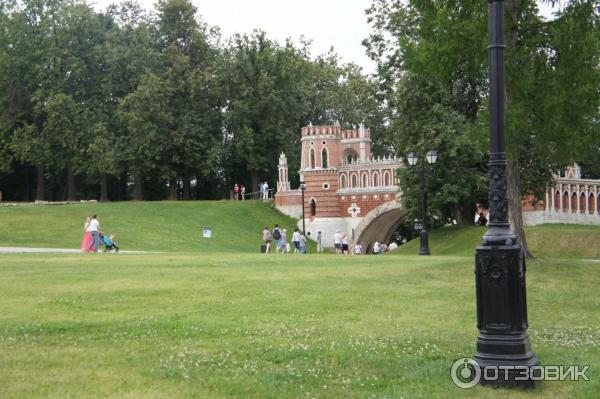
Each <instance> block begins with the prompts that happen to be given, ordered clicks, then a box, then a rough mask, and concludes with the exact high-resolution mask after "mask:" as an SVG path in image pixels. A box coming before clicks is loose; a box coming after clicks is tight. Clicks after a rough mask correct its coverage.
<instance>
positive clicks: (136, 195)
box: [133, 173, 144, 201]
mask: <svg viewBox="0 0 600 399" xmlns="http://www.w3.org/2000/svg"><path fill="white" fill-rule="evenodd" d="M133 179H134V188H133V200H134V201H143V200H144V176H143V175H142V174H141V173H136V174H135V175H134V177H133Z"/></svg>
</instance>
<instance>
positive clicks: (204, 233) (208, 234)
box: [202, 226, 212, 238]
mask: <svg viewBox="0 0 600 399" xmlns="http://www.w3.org/2000/svg"><path fill="white" fill-rule="evenodd" d="M202 237H203V238H211V237H212V229H211V228H210V227H207V226H205V227H203V228H202Z"/></svg>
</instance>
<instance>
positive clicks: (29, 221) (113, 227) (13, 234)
mask: <svg viewBox="0 0 600 399" xmlns="http://www.w3.org/2000/svg"><path fill="white" fill-rule="evenodd" d="M93 214H98V219H99V221H100V227H101V228H102V230H103V231H104V232H106V233H107V234H114V235H115V239H116V241H117V242H118V243H119V247H120V248H122V249H129V250H147V251H169V252H182V251H185V252H204V253H206V252H258V251H259V250H260V245H261V244H262V229H263V227H264V225H268V226H269V228H270V229H271V230H272V229H273V225H274V224H275V223H278V224H279V225H280V226H282V227H284V228H287V230H288V239H291V237H292V232H293V231H294V226H295V220H294V219H292V218H289V217H287V216H285V215H283V214H281V213H279V212H278V211H276V210H275V208H274V206H273V204H272V201H270V202H260V201H185V202H183V201H179V202H168V201H162V202H158V201H157V202H115V203H97V204H74V205H45V206H39V205H30V206H17V207H11V206H0V246H22V247H42V248H79V246H80V245H81V238H82V233H83V223H84V221H85V218H86V216H91V215H93ZM205 226H207V227H210V228H211V229H212V230H213V238H211V239H204V238H202V229H203V227H205Z"/></svg>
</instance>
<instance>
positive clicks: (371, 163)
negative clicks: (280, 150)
mask: <svg viewBox="0 0 600 399" xmlns="http://www.w3.org/2000/svg"><path fill="white" fill-rule="evenodd" d="M301 134H302V139H301V141H302V155H301V162H300V165H301V169H300V171H299V173H300V180H302V181H304V182H305V187H306V188H305V192H304V198H305V200H304V214H305V218H306V220H308V221H309V223H308V224H307V230H308V231H311V229H314V230H316V231H317V230H319V229H322V230H324V231H327V230H331V229H333V230H332V232H331V233H333V232H335V229H340V230H345V231H346V232H347V233H348V235H349V236H350V235H351V234H350V233H351V231H353V229H354V227H356V226H357V225H358V224H359V223H360V221H361V220H362V219H363V218H364V217H365V216H366V215H367V214H369V212H371V211H372V210H374V209H375V208H378V207H380V206H382V205H383V204H385V203H387V202H394V203H395V202H396V200H397V198H398V197H399V186H398V181H397V177H396V171H397V169H398V168H400V167H401V166H402V162H401V160H400V159H397V158H395V157H387V158H377V159H374V158H373V157H372V156H371V133H370V131H369V129H367V128H365V127H364V126H362V125H361V126H360V127H359V128H358V129H351V130H342V129H341V127H340V126H339V124H335V125H327V126H312V125H310V126H306V127H304V128H302V131H301ZM279 178H280V181H279V182H278V184H277V194H276V195H275V204H276V206H277V208H278V209H280V210H281V211H282V212H285V213H286V214H289V215H294V216H295V215H301V214H302V204H301V202H302V200H301V194H302V193H301V192H300V190H299V189H293V190H292V189H290V187H289V182H288V171H287V160H286V159H285V155H284V154H282V155H281V156H280V159H279ZM398 221H399V220H398ZM394 222H397V221H394ZM334 226H335V229H334ZM316 231H315V233H316ZM312 235H313V236H314V234H312ZM326 244H327V240H326Z"/></svg>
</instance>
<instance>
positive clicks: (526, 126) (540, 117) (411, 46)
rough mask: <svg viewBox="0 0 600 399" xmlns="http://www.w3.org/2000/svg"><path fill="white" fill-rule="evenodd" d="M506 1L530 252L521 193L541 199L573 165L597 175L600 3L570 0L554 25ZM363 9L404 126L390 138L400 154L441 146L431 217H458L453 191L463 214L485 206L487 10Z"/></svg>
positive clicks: (513, 201) (515, 166) (510, 140)
mask: <svg viewBox="0 0 600 399" xmlns="http://www.w3.org/2000/svg"><path fill="white" fill-rule="evenodd" d="M550 3H552V1H550ZM504 4H505V16H506V17H505V21H506V23H505V38H506V39H505V41H506V54H505V71H506V73H505V75H506V143H507V152H508V157H509V169H508V171H509V175H508V177H509V178H508V190H509V202H510V206H509V208H510V215H511V223H512V224H513V226H514V227H515V230H516V231H517V235H518V236H519V238H521V241H522V242H523V243H524V244H525V242H524V235H523V234H521V233H522V231H523V230H522V226H521V224H522V221H521V198H523V195H525V194H536V195H538V198H543V194H542V193H543V192H544V191H545V188H546V186H547V185H548V184H549V183H550V180H551V178H552V173H553V172H556V171H558V170H559V169H561V168H564V167H565V166H567V165H569V164H571V163H572V162H574V161H578V162H582V161H583V162H587V164H588V170H589V171H590V172H594V166H593V164H594V160H595V159H597V158H598V149H599V148H600V146H599V144H600V124H599V123H598V122H599V118H598V115H599V112H598V110H599V109H600V95H599V93H600V69H599V65H600V6H599V3H598V1H597V0H588V1H569V2H563V3H562V5H563V9H562V10H561V11H560V12H559V13H558V14H557V15H556V18H554V19H553V20H551V21H548V20H546V19H544V18H543V17H542V16H541V14H540V11H539V9H538V2H537V1H534V0H507V1H505V3H504ZM367 13H368V16H369V23H370V24H371V27H372V33H371V35H370V37H369V38H368V39H367V40H365V45H366V47H367V49H368V52H369V54H370V56H371V58H373V59H374V60H375V61H377V63H378V72H379V74H378V75H379V76H378V77H379V83H380V88H381V90H382V93H383V95H384V97H385V98H386V99H387V101H388V103H389V104H391V105H392V109H393V111H394V112H395V113H394V112H391V113H390V115H391V124H392V125H399V126H400V128H397V129H389V133H390V137H389V140H390V142H392V143H394V144H395V146H396V148H397V150H398V151H400V152H403V153H406V152H408V151H409V150H412V151H415V152H418V153H420V154H421V155H423V154H425V152H426V151H427V150H429V149H431V146H438V147H439V148H438V151H439V153H440V154H439V156H440V161H441V162H442V163H443V167H440V168H438V170H439V171H440V174H442V175H443V177H444V178H443V179H433V181H432V182H431V183H430V187H429V189H430V190H429V191H430V192H432V193H433V194H432V196H431V202H430V206H431V209H430V210H431V212H433V213H434V214H438V215H439V216H441V217H443V218H451V217H452V214H451V213H450V209H449V208H446V209H444V207H443V204H442V203H440V201H441V200H442V199H443V198H445V197H446V196H448V195H450V198H452V201H449V202H454V204H455V206H456V207H457V208H458V209H465V206H462V208H461V204H463V203H465V204H467V205H468V204H469V203H470V204H471V205H470V206H471V208H470V209H473V207H472V206H473V203H474V202H475V201H478V200H479V201H481V200H482V199H481V198H479V197H480V191H478V190H477V188H479V187H481V180H482V179H486V178H487V177H486V176H485V171H486V169H487V168H486V167H485V158H486V156H485V155H484V154H485V153H486V152H487V151H488V150H489V145H488V143H487V138H488V133H487V129H488V128H487V126H488V120H489V113H488V109H487V107H488V102H487V91H488V87H487V81H488V71H487V69H488V60H487V57H488V54H487V21H488V13H487V2H485V1H479V0H473V1H462V0H461V1H437V0H431V1H421V0H411V1H400V0H375V1H373V5H372V7H371V8H370V9H369V10H368V12H367ZM407 87H409V89H408V90H407V89H406V88H407ZM423 114H425V115H423ZM407 119H408V120H407ZM412 136H417V137H412ZM409 145H410V148H408V146H409ZM446 158H450V159H446ZM457 158H460V159H457ZM450 162H455V164H453V165H449V164H448V163H450ZM482 166H483V167H482ZM448 167H450V168H451V170H452V173H450V172H448V171H447V168H448ZM413 180H414V179H413ZM413 186H414V185H413ZM540 194H542V195H540ZM440 197H441V198H440ZM405 200H406V203H407V205H408V206H409V209H413V208H414V207H412V206H411V204H414V203H415V202H416V190H412V191H411V190H407V195H406V196H405ZM483 200H485V198H484V199H483Z"/></svg>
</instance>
